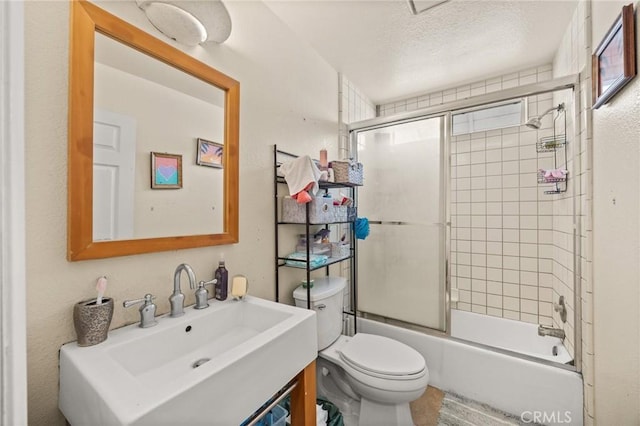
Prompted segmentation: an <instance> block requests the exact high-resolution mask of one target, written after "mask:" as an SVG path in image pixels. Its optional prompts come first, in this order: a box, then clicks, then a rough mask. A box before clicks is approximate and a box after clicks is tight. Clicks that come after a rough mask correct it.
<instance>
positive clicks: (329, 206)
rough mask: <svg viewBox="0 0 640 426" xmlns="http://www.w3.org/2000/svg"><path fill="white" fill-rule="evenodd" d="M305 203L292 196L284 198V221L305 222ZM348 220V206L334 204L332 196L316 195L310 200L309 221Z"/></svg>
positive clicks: (316, 222)
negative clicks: (299, 202)
mask: <svg viewBox="0 0 640 426" xmlns="http://www.w3.org/2000/svg"><path fill="white" fill-rule="evenodd" d="M306 208H307V207H306V205H305V204H298V202H297V201H296V200H294V199H293V198H291V197H284V198H283V199H282V221H283V222H290V223H305V222H306V217H307V210H306ZM346 221H347V206H334V205H333V199H332V198H324V197H316V198H313V199H312V200H311V201H310V202H309V223H314V224H319V223H334V222H346Z"/></svg>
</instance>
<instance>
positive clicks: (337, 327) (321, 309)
mask: <svg viewBox="0 0 640 426" xmlns="http://www.w3.org/2000/svg"><path fill="white" fill-rule="evenodd" d="M313 280H314V281H313V287H311V290H310V293H311V309H313V310H314V311H316V316H317V319H318V350H319V351H321V350H322V349H324V348H326V347H327V346H329V345H330V344H332V343H333V342H335V340H336V339H337V338H338V337H340V334H342V304H343V293H344V288H345V286H346V284H347V279H346V278H343V277H321V278H314V279H313ZM293 298H294V300H295V301H296V306H298V307H300V308H306V307H307V289H306V288H304V287H303V286H302V285H300V286H299V287H298V288H296V289H295V290H294V291H293Z"/></svg>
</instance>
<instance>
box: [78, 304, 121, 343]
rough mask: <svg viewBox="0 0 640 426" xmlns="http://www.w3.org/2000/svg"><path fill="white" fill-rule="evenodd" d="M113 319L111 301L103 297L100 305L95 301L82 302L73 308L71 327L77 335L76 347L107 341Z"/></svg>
mask: <svg viewBox="0 0 640 426" xmlns="http://www.w3.org/2000/svg"><path fill="white" fill-rule="evenodd" d="M111 318H113V299H112V298H109V297H105V298H103V299H102V304H101V305H97V304H96V299H95V298H94V299H89V300H84V301H82V302H78V303H76V304H75V305H74V306H73V326H74V327H75V329H76V334H77V335H78V346H93V345H97V344H98V343H101V342H104V341H105V340H106V339H107V333H108V332H109V326H110V325H111Z"/></svg>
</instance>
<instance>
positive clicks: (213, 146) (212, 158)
mask: <svg viewBox="0 0 640 426" xmlns="http://www.w3.org/2000/svg"><path fill="white" fill-rule="evenodd" d="M196 164H197V165H199V166H207V167H215V168H218V169H221V168H223V167H224V145H222V144H221V143H217V142H211V141H208V140H206V139H201V138H198V155H197V157H196Z"/></svg>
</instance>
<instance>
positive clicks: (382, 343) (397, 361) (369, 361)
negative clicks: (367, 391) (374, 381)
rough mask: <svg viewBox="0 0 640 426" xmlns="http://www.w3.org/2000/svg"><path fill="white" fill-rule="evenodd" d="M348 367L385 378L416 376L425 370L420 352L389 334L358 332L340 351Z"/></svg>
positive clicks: (422, 374) (341, 357)
mask: <svg viewBox="0 0 640 426" xmlns="http://www.w3.org/2000/svg"><path fill="white" fill-rule="evenodd" d="M337 352H338V354H339V356H340V359H341V360H342V361H343V362H344V363H345V364H347V365H348V366H349V367H351V368H353V369H355V370H357V371H359V372H361V373H363V374H365V375H368V376H372V377H378V378H381V379H385V380H415V379H417V378H420V377H422V376H424V375H425V374H426V364H425V361H424V358H423V357H422V355H420V353H418V352H417V351H416V350H415V349H413V348H411V347H410V346H407V345H405V344H404V343H400V342H398V341H396V340H393V339H389V338H387V337H383V336H378V335H373V334H365V333H357V334H356V335H355V336H353V337H351V338H350V339H349V341H348V342H347V343H346V344H344V345H343V346H342V347H341V348H340V349H339V350H338V351H337Z"/></svg>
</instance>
